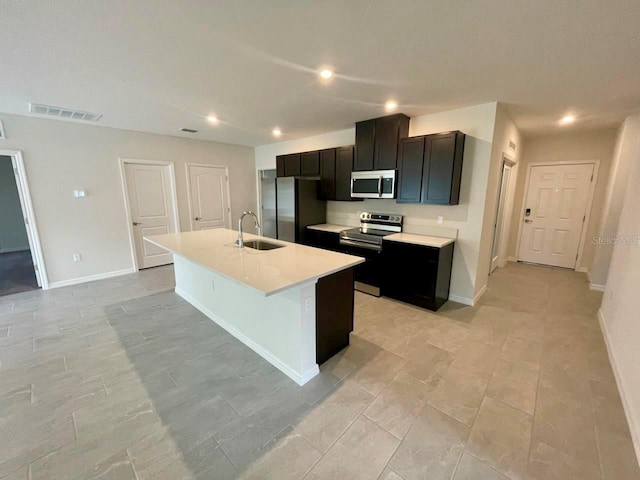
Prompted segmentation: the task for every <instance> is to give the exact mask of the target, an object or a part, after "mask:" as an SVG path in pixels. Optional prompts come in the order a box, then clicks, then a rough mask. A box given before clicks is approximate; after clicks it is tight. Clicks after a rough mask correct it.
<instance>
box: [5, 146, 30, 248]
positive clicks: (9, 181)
mask: <svg viewBox="0 0 640 480" xmlns="http://www.w3.org/2000/svg"><path fill="white" fill-rule="evenodd" d="M28 249H29V239H28V237H27V229H26V228H25V226H24V219H23V218H22V207H21V206H20V196H19V195H18V188H17V186H16V178H15V176H14V174H13V164H12V163H11V157H4V156H0V253H3V252H17V251H19V250H28Z"/></svg>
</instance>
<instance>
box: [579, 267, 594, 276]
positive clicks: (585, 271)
mask: <svg viewBox="0 0 640 480" xmlns="http://www.w3.org/2000/svg"><path fill="white" fill-rule="evenodd" d="M576 272H580V273H586V274H587V278H591V273H589V269H588V268H587V267H576Z"/></svg>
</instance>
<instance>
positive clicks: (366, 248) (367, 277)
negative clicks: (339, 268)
mask: <svg viewBox="0 0 640 480" xmlns="http://www.w3.org/2000/svg"><path fill="white" fill-rule="evenodd" d="M340 248H341V250H342V251H343V252H345V253H349V254H351V255H356V256H358V257H364V258H365V259H366V261H365V262H364V263H361V264H360V265H356V267H355V289H356V290H358V291H361V292H364V293H368V294H369V295H374V296H376V297H379V296H380V288H381V287H382V268H383V265H382V256H381V249H380V245H377V246H374V245H368V244H361V243H359V242H354V241H352V240H346V239H340Z"/></svg>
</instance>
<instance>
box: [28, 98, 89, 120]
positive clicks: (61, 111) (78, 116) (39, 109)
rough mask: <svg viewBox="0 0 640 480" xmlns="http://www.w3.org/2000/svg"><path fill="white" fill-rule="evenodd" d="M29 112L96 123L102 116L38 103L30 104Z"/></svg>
mask: <svg viewBox="0 0 640 480" xmlns="http://www.w3.org/2000/svg"><path fill="white" fill-rule="evenodd" d="M29 111H30V112H31V113H36V114H38V115H48V116H50V117H58V118H64V119H67V120H79V121H82V122H97V121H98V120H100V119H101V118H102V115H98V114H97V113H91V112H83V111H81V110H72V109H70V108H62V107H52V106H51V105H41V104H39V103H30V104H29Z"/></svg>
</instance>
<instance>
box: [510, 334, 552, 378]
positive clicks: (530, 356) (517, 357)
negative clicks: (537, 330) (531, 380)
mask: <svg viewBox="0 0 640 480" xmlns="http://www.w3.org/2000/svg"><path fill="white" fill-rule="evenodd" d="M500 358H501V359H502V360H505V361H506V362H508V363H517V364H522V365H523V366H525V367H526V368H528V369H529V370H535V371H536V372H537V371H539V370H540V362H541V359H542V345H540V344H539V343H536V342H534V341H533V340H528V339H524V338H518V337H515V336H512V335H511V334H510V335H509V336H508V337H507V340H506V341H505V342H504V345H503V346H502V351H501V352H500Z"/></svg>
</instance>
